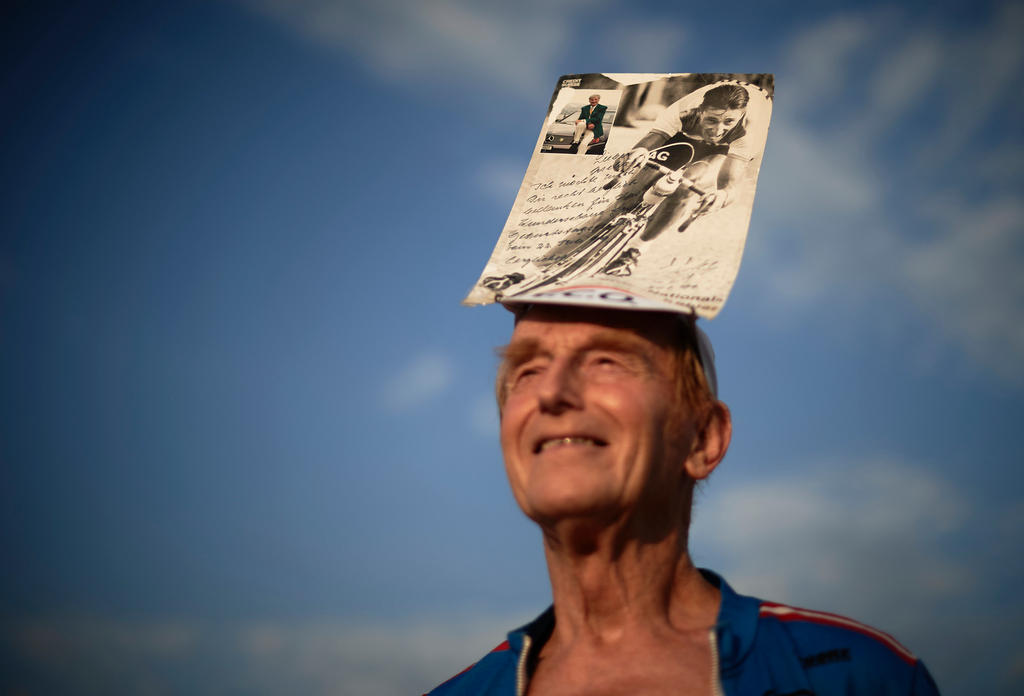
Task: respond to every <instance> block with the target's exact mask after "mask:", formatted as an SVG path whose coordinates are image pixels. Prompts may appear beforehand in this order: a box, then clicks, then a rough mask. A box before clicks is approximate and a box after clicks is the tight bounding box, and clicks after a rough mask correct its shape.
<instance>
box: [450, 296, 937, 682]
mask: <svg viewBox="0 0 1024 696" xmlns="http://www.w3.org/2000/svg"><path fill="white" fill-rule="evenodd" d="M516 314H517V317H516V326H515V329H514V331H513V334H512V340H511V342H510V343H509V345H508V346H507V347H506V348H505V351H504V358H503V361H502V363H501V367H500V369H499V374H498V380H497V393H498V403H499V408H500V413H501V446H502V451H503V452H504V457H505V468H506V472H507V474H508V479H509V483H510V485H511V487H512V492H513V493H514V495H515V499H516V501H517V502H518V503H519V506H520V507H521V508H522V510H523V512H524V513H526V515H527V516H528V517H529V518H530V519H532V520H533V521H534V522H536V523H537V524H538V525H539V526H540V528H541V530H542V532H543V538H544V551H545V555H546V559H547V565H548V572H549V575H550V579H551V588H552V595H553V598H554V604H553V606H552V607H551V608H549V609H548V610H547V611H546V612H544V613H543V614H541V616H540V617H538V618H537V619H536V620H534V621H533V622H531V623H530V624H528V625H526V626H525V627H523V628H521V629H518V630H516V631H513V632H512V633H510V634H509V636H508V640H507V641H505V642H504V643H502V644H501V645H499V646H498V647H497V648H495V649H494V650H493V651H492V652H490V653H489V654H487V655H486V656H485V657H484V658H483V659H481V660H480V661H479V662H477V663H476V664H475V665H473V666H472V667H471V668H469V669H467V670H466V671H464V672H463V673H461V674H459V675H458V676H456V677H453V678H452V679H450V680H449V681H447V682H445V683H444V684H442V685H441V686H439V687H438V688H437V689H436V690H434V691H433V692H431V693H433V694H438V695H451V694H466V695H468V694H473V695H478V694H507V695H509V696H511V695H512V694H516V695H519V696H521V695H523V694H530V696H542V695H545V694H558V695H560V696H566V695H572V694H587V695H590V696H594V695H599V694H617V695H621V694H674V695H677V694H730V695H740V694H742V695H746V694H751V695H754V696H763V695H765V694H776V695H778V696H781V695H783V694H790V695H793V696H795V695H796V694H814V695H817V696H832V695H836V696H838V695H839V694H844V695H850V694H870V695H872V696H879V695H887V694H892V695H895V694H900V695H902V696H907V695H911V694H915V695H923V694H935V693H937V691H936V689H935V686H934V683H933V682H932V680H931V678H930V676H929V675H928V672H927V670H926V669H925V668H924V665H923V664H922V663H921V662H919V661H918V660H917V659H916V658H915V657H914V656H913V655H912V654H911V653H910V652H908V651H907V650H906V649H905V648H903V647H902V646H901V645H899V644H898V643H896V641H894V640H893V639H892V638H890V637H889V636H887V635H886V634H884V633H881V632H880V631H877V630H875V629H872V628H870V627H868V626H864V625H863V624H859V623H857V622H854V621H851V620H849V619H845V618H843V617H839V616H835V615H832V614H823V613H820V612H813V611H807V610H802V609H795V608H792V607H787V606H784V605H779V604H774V603H771V602H763V601H761V600H758V599H754V598H752V597H744V596H741V595H738V594H736V593H735V592H734V591H733V590H732V589H731V588H730V587H729V586H728V585H727V584H726V583H725V581H724V580H723V579H722V578H720V577H718V576H717V575H715V574H714V573H711V572H710V571H706V570H700V569H698V568H696V567H695V566H694V565H693V562H692V561H691V559H690V556H689V553H688V538H687V536H688V531H689V524H690V508H691V505H692V501H693V492H694V487H695V486H696V484H697V482H699V481H702V480H704V479H706V478H707V477H708V476H709V475H710V474H711V472H712V471H714V469H715V467H716V466H717V465H718V464H719V462H720V461H721V460H722V457H723V456H724V455H725V452H726V449H727V448H728V446H729V439H730V435H731V428H732V426H731V421H730V416H729V410H728V409H727V408H726V406H725V404H723V403H722V402H721V401H718V400H717V398H716V397H715V378H714V368H713V364H712V359H711V352H710V346H709V345H708V344H706V338H704V337H703V334H702V333H700V332H699V331H698V330H697V329H696V327H695V325H694V322H693V320H692V319H691V318H690V317H689V316H688V315H678V314H672V313H661V312H645V311H623V310H608V309H599V308H583V307H566V306H558V305H532V306H531V305H520V306H519V308H518V309H517V312H516Z"/></svg>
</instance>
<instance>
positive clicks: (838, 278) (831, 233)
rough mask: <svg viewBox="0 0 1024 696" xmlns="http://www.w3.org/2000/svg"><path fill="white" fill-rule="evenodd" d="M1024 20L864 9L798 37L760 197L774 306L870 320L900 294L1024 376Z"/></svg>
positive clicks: (756, 251) (1017, 10)
mask: <svg viewBox="0 0 1024 696" xmlns="http://www.w3.org/2000/svg"><path fill="white" fill-rule="evenodd" d="M879 12H881V14H879ZM883 20H884V21H883ZM873 27H882V29H881V30H879V31H875V30H874V29H872V28H873ZM1022 30H1024V9H1022V7H1021V6H1020V5H1013V4H1008V5H1006V6H1005V7H1004V8H1003V9H1002V10H999V11H997V12H996V13H995V14H994V15H993V16H992V17H991V18H990V20H989V22H988V23H987V24H982V25H978V26H965V27H949V26H946V27H940V26H937V25H932V24H928V23H916V22H915V21H912V20H911V19H910V18H908V17H907V16H906V15H903V14H901V13H900V12H899V11H898V10H895V9H889V10H882V11H879V10H864V11H861V12H850V13H845V14H842V15H839V16H835V17H832V18H829V19H828V20H826V21H823V22H822V23H820V24H819V25H817V26H812V27H810V28H807V29H806V30H804V31H803V32H802V33H801V34H800V35H798V36H796V37H794V38H793V40H792V41H791V46H792V47H791V49H790V55H789V58H788V60H787V61H786V64H787V65H788V66H789V71H788V73H787V79H786V82H787V83H788V84H790V85H791V86H792V88H793V89H791V90H788V91H787V92H786V93H787V95H788V96H789V97H791V98H790V99H788V101H787V100H783V101H781V102H780V104H779V108H778V109H777V110H776V123H775V125H774V126H773V130H772V133H771V138H770V139H769V145H768V152H767V155H766V158H767V159H766V167H765V174H766V176H765V177H764V178H763V179H762V191H763V193H764V196H762V197H761V198H760V200H759V202H758V213H757V214H758V215H759V216H763V217H762V220H764V221H765V222H766V223H767V225H768V227H769V229H768V231H767V233H766V234H764V235H763V236H754V237H752V238H751V243H750V252H751V255H750V260H751V261H752V263H751V264H750V265H749V266H747V268H746V269H745V270H746V272H747V273H749V274H750V276H751V279H752V280H754V282H755V283H756V284H758V285H760V286H761V287H762V290H763V292H762V293H760V297H761V298H762V299H763V301H764V303H765V306H766V309H767V311H769V312H771V308H772V307H786V308H787V312H789V313H791V312H792V310H793V309H794V308H798V307H800V305H801V304H803V305H805V306H807V307H812V306H814V307H820V306H823V305H825V304H837V303H838V304H845V305H847V307H846V309H850V308H859V311H860V313H861V314H862V316H865V317H866V316H867V314H869V313H870V314H871V315H873V316H874V315H876V314H877V311H878V307H887V308H890V307H892V304H893V302H892V301H893V299H894V298H900V299H901V300H902V301H903V303H904V305H905V306H906V307H916V308H917V311H919V312H920V313H921V316H922V318H923V319H924V320H925V322H926V324H927V325H929V326H931V327H932V328H933V331H932V332H931V336H932V337H933V338H938V339H940V340H942V341H943V342H944V343H945V344H946V345H948V346H953V347H954V348H955V350H957V351H958V352H961V353H962V354H965V355H967V356H969V357H970V358H972V359H973V360H974V361H975V362H976V363H977V364H979V365H982V366H984V367H985V368H987V369H988V370H990V371H991V374H993V375H994V376H998V377H1003V378H1010V379H1013V380H1015V381H1018V382H1024V342H1022V339H1021V330H1020V329H1019V327H1021V326H1024V290H1022V287H1021V286H1022V281H1021V280H1020V278H1021V274H1020V273H1019V268H1020V267H1021V266H1022V265H1024V244H1022V241H1021V240H1022V239H1024V235H1022V232H1024V202H1022V201H1024V199H1022V196H1021V188H1020V187H1021V183H1022V182H1021V175H1022V167H1021V164H1020V161H1019V159H1018V158H1019V155H1020V153H1021V150H1022V147H1024V143H1022V138H1021V131H1020V129H1019V128H1013V127H1011V126H1010V125H1009V123H1008V122H1007V121H1006V119H1005V118H998V115H999V114H1000V113H1002V112H1003V111H1005V110H1007V109H1009V110H1010V111H1011V112H1019V109H1020V105H1021V103H1022V99H1021V97H1020V96H1019V90H1016V89H1015V88H1013V87H1012V85H1013V76H1014V75H1016V74H1018V73H1019V72H1020V70H1021V69H1022V68H1024V45H1022V44H1021V42H1020V41H1019V36H1020V33H1021V31H1022ZM892 36H898V37H900V40H898V41H891V40H890V39H891V38H892ZM792 92H795V94H793V93H792ZM925 113H927V118H923V114H925ZM986 127H987V130H985V129H986ZM968 191H969V192H970V193H969V194H968V193H967V192H968ZM788 319H789V321H793V320H794V318H793V316H792V315H790V316H789V317H788ZM915 340H916V339H915ZM920 340H925V339H920ZM912 350H915V351H916V352H918V353H921V352H929V353H932V354H935V350H934V349H924V348H922V347H918V348H916V349H912Z"/></svg>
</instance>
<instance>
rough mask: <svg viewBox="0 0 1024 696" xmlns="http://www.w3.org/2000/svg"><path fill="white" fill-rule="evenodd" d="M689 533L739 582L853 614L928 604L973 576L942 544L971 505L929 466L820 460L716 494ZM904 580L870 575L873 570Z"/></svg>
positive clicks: (771, 593) (878, 612)
mask: <svg viewBox="0 0 1024 696" xmlns="http://www.w3.org/2000/svg"><path fill="white" fill-rule="evenodd" d="M715 498H716V499H715V500H714V501H713V502H711V503H709V504H708V505H706V506H702V507H701V508H700V510H699V512H698V515H697V518H696V522H695V525H694V538H695V539H700V540H701V543H703V544H707V545H709V546H711V547H713V548H715V549H717V550H718V551H719V552H721V553H724V554H727V556H728V557H729V558H730V559H732V560H731V562H732V564H733V568H732V570H731V573H732V574H733V576H734V577H736V578H737V580H736V582H737V583H738V584H742V585H745V586H747V587H748V588H749V589H750V590H751V591H757V592H759V593H764V594H767V595H769V596H772V597H781V598H784V599H787V600H790V601H797V602H799V601H803V602H812V603H813V602H816V601H820V602H835V601H836V597H843V598H845V601H846V602H847V603H853V604H857V605H859V606H853V607H852V608H853V609H854V610H856V611H857V613H864V612H867V613H871V614H875V615H883V614H884V613H885V612H884V611H881V610H880V609H884V610H889V609H891V608H892V606H891V605H897V606H904V607H905V606H906V603H907V602H911V603H920V602H935V601H938V600H940V599H942V598H944V597H948V596H949V595H950V594H951V593H956V592H961V591H963V590H964V589H965V588H966V587H968V586H969V584H970V582H971V573H970V571H969V570H968V569H967V568H966V567H964V564H963V563H961V562H960V561H958V560H957V559H955V558H953V557H952V556H951V555H950V554H947V553H944V552H943V551H942V546H943V540H944V539H945V538H947V536H948V535H950V534H951V533H954V532H956V531H958V530H959V529H960V528H961V527H962V526H963V525H964V523H965V520H966V519H967V515H968V513H969V510H970V506H969V505H968V503H967V501H965V500H964V499H963V498H962V496H961V495H960V494H958V492H957V491H956V489H955V488H954V487H953V486H952V485H950V484H948V483H946V482H945V481H943V480H942V479H941V478H939V477H937V476H935V475H933V474H931V473H930V472H928V471H926V470H923V469H920V468H914V467H910V466H908V465H906V464H903V463H901V462H899V461H893V460H879V461H868V462H856V463H852V464H848V465H842V464H837V463H835V462H831V463H822V464H821V465H820V467H819V468H818V469H817V470H816V472H815V473H813V474H811V475H807V474H806V473H804V474H803V475H801V476H799V477H793V478H783V479H780V478H773V479H772V480H771V481H758V482H751V483H749V484H744V485H739V486H734V487H731V488H729V489H728V490H722V491H718V492H717V493H716V496H715ZM883 567H885V568H889V569H890V570H891V571H892V572H893V573H894V574H896V575H898V576H899V577H901V578H902V579H903V582H901V587H897V588H893V587H891V586H887V585H885V584H880V583H878V582H877V580H878V577H877V573H878V570H879V569H880V568H883Z"/></svg>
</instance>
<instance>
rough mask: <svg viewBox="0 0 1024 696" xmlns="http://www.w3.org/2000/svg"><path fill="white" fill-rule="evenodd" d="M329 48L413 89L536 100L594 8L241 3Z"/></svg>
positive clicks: (433, 2)
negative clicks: (488, 88)
mask: <svg viewBox="0 0 1024 696" xmlns="http://www.w3.org/2000/svg"><path fill="white" fill-rule="evenodd" d="M239 2H241V3H242V4H243V5H244V6H247V7H249V8H251V9H253V10H255V11H257V12H260V13H262V14H264V15H266V16H268V17H271V18H273V19H275V20H277V21H281V22H283V23H284V24H285V25H286V26H288V27H290V28H291V29H293V30H294V31H296V32H297V33H298V34H299V35H300V36H303V37H306V38H309V39H310V40H313V41H316V42H317V43H320V44H322V45H325V46H328V47H331V48H335V49H339V50H342V51H345V52H346V53H349V54H351V55H354V56H356V57H357V58H359V59H361V60H362V61H363V62H364V63H365V64H366V65H367V66H369V67H370V69H372V70H373V71H375V72H376V73H377V74H379V75H381V76H382V77H385V78H389V79H393V80H396V81H402V82H407V83H417V82H419V81H422V80H429V81H431V82H434V83H437V82H445V81H449V80H451V81H464V80H467V79H473V80H479V81H485V82H486V83H487V84H490V85H492V86H493V87H495V88H496V89H498V90H502V89H503V90H512V91H515V92H519V93H524V94H530V95H531V96H532V95H535V94H536V90H537V89H538V88H542V87H543V86H546V85H550V84H551V80H552V79H553V78H554V77H556V75H555V74H554V73H555V68H554V67H553V62H554V59H555V56H556V55H557V54H558V53H559V51H560V50H561V49H562V48H563V47H564V44H565V41H566V37H570V36H572V35H573V32H572V25H573V23H574V22H575V21H576V18H578V17H579V16H580V15H583V14H585V13H587V12H588V11H590V8H591V7H593V6H594V5H595V4H597V3H595V2H594V0H563V1H562V2H541V1H540V0H525V2H520V3H514V4H513V3H507V2H473V1H472V0H425V1H423V2H413V1H411V0H379V1H378V2H372V3H370V2H364V3H337V2H333V1H332V0H303V1H299V2H290V1H289V0H239Z"/></svg>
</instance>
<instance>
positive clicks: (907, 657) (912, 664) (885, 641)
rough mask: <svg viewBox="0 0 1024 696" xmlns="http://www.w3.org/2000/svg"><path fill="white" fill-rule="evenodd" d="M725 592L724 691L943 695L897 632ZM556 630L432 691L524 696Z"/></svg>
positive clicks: (717, 632)
mask: <svg viewBox="0 0 1024 696" xmlns="http://www.w3.org/2000/svg"><path fill="white" fill-rule="evenodd" d="M701 572H702V573H704V576H705V577H706V578H707V579H708V580H709V581H710V582H711V583H712V584H714V585H716V586H717V587H718V589H719V590H720V592H721V597H722V603H721V606H720V607H719V611H718V620H717V623H716V625H715V628H714V630H713V631H712V632H711V635H710V636H709V641H710V642H711V649H712V655H713V659H714V661H715V662H716V663H717V665H718V675H717V678H716V680H715V684H714V688H715V691H714V693H715V694H722V695H724V696H897V695H899V696H938V693H939V692H938V689H937V688H936V686H935V682H934V681H932V678H931V675H929V674H928V670H927V669H926V668H925V666H924V664H923V663H922V662H921V661H920V660H918V659H917V658H916V657H914V655H913V654H911V652H910V651H909V650H907V649H906V648H904V647H903V646H902V645H900V644H899V643H897V642H896V641H895V640H894V639H893V638H892V637H891V636H889V635H887V634H885V633H883V632H881V631H879V630H877V629H874V628H871V627H870V626H866V625H864V624H862V623H859V622H857V621H853V620H852V619H847V618H845V617H843V616H839V615H837V614H827V613H824V612H820V611H810V610H807V609H798V608H796V607H790V606H786V605H783V604H776V603H774V602H765V601H763V600H760V599H756V598H754V597H745V596H743V595H739V594H736V592H734V591H733V589H732V588H731V587H729V585H728V584H727V583H726V582H725V581H724V580H722V578H720V577H719V576H717V575H715V574H714V573H711V572H710V571H706V570H704V571H701ZM553 628H554V612H553V610H552V609H551V608H549V609H548V610H547V611H545V612H544V613H543V614H541V615H540V616H539V617H538V618H537V619H536V620H534V621H532V622H530V623H529V624H527V625H526V626H523V627H522V628H519V629H516V630H515V631H512V632H511V633H509V634H508V640H506V641H505V642H503V643H501V645H499V646H498V647H496V648H494V650H492V651H491V652H490V653H488V654H487V655H485V656H484V657H483V659H481V660H480V661H479V662H477V663H476V664H475V665H473V666H471V667H469V668H468V669H466V670H465V671H464V672H462V673H461V674H458V675H456V676H454V677H452V678H451V679H449V680H448V681H446V682H445V683H444V684H441V685H440V686H439V687H437V688H436V689H434V690H433V691H431V692H430V694H431V696H471V695H472V696H513V695H515V696H522V694H525V693H526V684H527V679H528V669H527V665H528V664H529V661H530V655H531V654H534V655H535V654H536V653H537V651H539V650H540V648H541V646H542V645H543V642H544V641H545V640H547V637H548V636H550V635H551V631H552V629H553Z"/></svg>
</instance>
